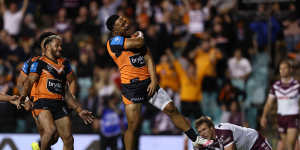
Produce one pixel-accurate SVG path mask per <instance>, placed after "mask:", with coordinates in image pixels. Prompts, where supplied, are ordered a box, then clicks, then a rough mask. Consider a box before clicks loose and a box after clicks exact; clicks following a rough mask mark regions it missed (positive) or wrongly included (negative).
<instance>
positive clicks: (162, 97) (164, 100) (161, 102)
mask: <svg viewBox="0 0 300 150" xmlns="http://www.w3.org/2000/svg"><path fill="white" fill-rule="evenodd" d="M170 102H172V99H171V98H170V96H169V95H168V94H167V92H166V91H165V90H164V89H163V88H159V90H158V91H157V92H155V94H154V95H153V96H152V97H151V98H150V100H149V103H150V104H152V105H153V106H155V107H156V108H158V109H160V110H164V108H165V107H166V106H167V104H169V103H170Z"/></svg>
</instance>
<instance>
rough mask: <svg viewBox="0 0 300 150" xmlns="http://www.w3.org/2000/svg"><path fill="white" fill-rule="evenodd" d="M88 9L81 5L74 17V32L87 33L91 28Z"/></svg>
mask: <svg viewBox="0 0 300 150" xmlns="http://www.w3.org/2000/svg"><path fill="white" fill-rule="evenodd" d="M91 24H92V23H91V21H90V16H89V11H88V8H87V7H86V6H81V7H80V8H79V10H78V16H77V17H76V18H75V33H76V34H89V33H92V32H90V29H91Z"/></svg>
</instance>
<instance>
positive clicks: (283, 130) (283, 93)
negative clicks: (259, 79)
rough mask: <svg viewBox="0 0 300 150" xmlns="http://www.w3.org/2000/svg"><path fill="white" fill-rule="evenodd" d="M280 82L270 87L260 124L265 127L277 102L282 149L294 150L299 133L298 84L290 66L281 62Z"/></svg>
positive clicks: (299, 96)
mask: <svg viewBox="0 0 300 150" xmlns="http://www.w3.org/2000/svg"><path fill="white" fill-rule="evenodd" d="M279 72H280V80H279V81H277V82H275V83H274V84H273V85H272V88H271V90H270V93H269V96H268V99H267V103H266V105H265V107H264V111H263V115H262V117H261V120H260V124H261V126H262V127H263V128H266V126H267V118H266V117H267V115H268V113H269V112H270V110H271V108H272V106H273V104H274V103H275V100H277V114H278V117H277V119H278V120H277V122H278V131H279V133H280V138H281V141H282V143H283V147H284V148H285V149H287V150H294V148H295V143H296V140H297V136H298V131H299V98H300V84H299V82H298V81H297V80H295V79H294V78H293V77H292V65H291V63H290V62H289V61H286V60H284V61H282V62H281V63H280V65H279Z"/></svg>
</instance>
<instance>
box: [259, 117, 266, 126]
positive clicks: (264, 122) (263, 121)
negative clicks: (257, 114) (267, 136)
mask: <svg viewBox="0 0 300 150" xmlns="http://www.w3.org/2000/svg"><path fill="white" fill-rule="evenodd" d="M260 126H261V127H262V128H266V126H267V118H266V117H261V119H260Z"/></svg>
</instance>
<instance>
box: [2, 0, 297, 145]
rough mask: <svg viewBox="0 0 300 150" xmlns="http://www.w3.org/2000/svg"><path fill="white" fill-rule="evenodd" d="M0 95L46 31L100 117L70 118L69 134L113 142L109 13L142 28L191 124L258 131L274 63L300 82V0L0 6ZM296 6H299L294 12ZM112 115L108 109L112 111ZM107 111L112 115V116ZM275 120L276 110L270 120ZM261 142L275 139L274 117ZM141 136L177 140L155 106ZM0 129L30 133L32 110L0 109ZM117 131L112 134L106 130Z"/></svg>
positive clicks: (12, 2) (117, 103)
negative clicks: (87, 121) (88, 121)
mask: <svg viewBox="0 0 300 150" xmlns="http://www.w3.org/2000/svg"><path fill="white" fill-rule="evenodd" d="M0 1H1V4H0V6H1V7H0V9H1V10H0V11H1V16H2V19H1V20H0V27H1V31H0V92H1V93H6V94H18V90H17V88H16V77H17V76H18V74H19V72H20V69H21V67H22V64H23V63H24V61H25V60H27V59H29V58H30V57H32V56H37V55H40V52H41V50H40V47H39V45H38V44H37V42H38V38H39V35H40V34H41V33H42V32H45V31H52V32H55V33H58V34H60V35H61V36H62V38H63V44H62V48H63V56H64V57H66V58H68V59H70V60H71V62H72V67H73V70H74V72H75V73H76V75H77V77H78V78H77V84H78V86H77V95H76V97H77V98H78V100H79V101H80V103H81V104H82V105H83V107H84V108H86V109H88V110H90V111H92V112H93V113H94V114H95V116H97V118H98V119H99V120H97V121H96V122H95V123H94V124H93V125H90V126H85V125H84V124H83V122H82V121H81V120H80V119H79V117H78V116H76V114H73V131H74V133H100V134H101V135H102V136H106V137H110V136H114V135H119V134H121V133H122V132H123V131H124V129H125V128H126V116H125V115H124V105H123V104H122V103H121V100H120V89H119V88H120V76H119V73H118V69H117V68H116V66H115V64H114V63H113V61H112V60H111V58H110V57H109V55H108V54H107V52H106V46H105V45H106V41H107V39H108V38H109V37H110V32H109V31H108V29H107V28H106V26H105V21H106V19H107V18H108V17H109V16H110V15H112V14H118V15H122V16H126V17H128V18H129V19H130V22H131V24H132V26H131V27H130V31H132V32H134V31H137V30H141V31H143V33H144V35H145V42H146V45H147V47H149V48H150V50H151V52H152V55H153V58H154V61H155V63H156V64H157V68H156V70H157V74H158V77H159V82H160V86H161V87H163V88H165V89H166V90H167V91H168V93H169V94H170V96H171V97H172V98H173V99H174V102H175V103H176V106H177V107H178V108H179V109H180V110H181V111H182V112H183V114H184V115H185V116H186V117H187V118H189V119H190V120H194V119H196V118H198V117H200V116H201V115H207V116H210V117H211V118H212V119H213V120H214V122H215V123H219V122H230V123H234V124H237V125H242V126H247V127H251V128H255V129H258V130H260V127H259V118H260V115H261V111H262V108H263V105H264V102H265V100H266V97H267V95H268V91H269V87H270V85H271V84H272V83H273V82H274V80H277V79H278V62H279V61H280V60H281V59H284V58H289V59H291V60H292V61H293V63H294V67H295V77H296V78H298V76H297V74H299V73H297V72H298V70H299V69H298V66H299V62H300V18H299V14H300V13H299V6H300V5H299V1H298V2H296V1H292V0H280V1H278V2H277V1H276V0H265V1H264V0H260V1H253V0H152V1H150V0H43V1H40V0H0ZM297 3H298V5H297ZM109 110H113V111H109ZM111 112H113V114H115V115H114V116H115V117H111V116H110V115H112V114H111ZM273 114H274V115H275V112H274V113H273ZM269 118H270V120H269V121H270V128H268V129H267V130H266V131H265V130H264V131H263V132H264V133H265V135H269V137H272V138H271V140H272V141H273V140H275V141H276V138H277V131H276V126H275V125H276V123H273V122H275V121H276V120H275V119H273V118H275V117H269ZM143 119H144V121H143V123H142V124H141V127H140V132H139V133H140V134H150V135H153V134H167V135H169V134H181V133H180V132H179V131H178V130H177V129H176V128H175V126H174V125H173V124H172V123H171V121H170V119H169V118H168V117H167V116H166V115H164V114H163V113H161V112H159V111H158V110H157V109H156V108H153V107H152V106H148V105H145V106H144V107H143ZM0 124H1V128H0V132H2V133H33V132H34V133H35V132H37V131H36V128H35V125H34V122H33V119H32V116H31V112H26V111H24V110H16V108H15V107H14V106H12V105H11V104H9V103H0ZM110 125H117V126H118V127H117V129H116V130H114V131H111V132H112V133H110V132H109V131H108V130H106V128H109V126H110Z"/></svg>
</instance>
